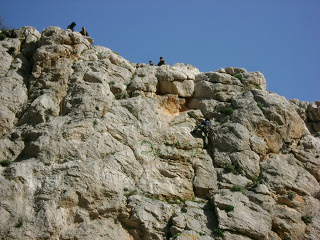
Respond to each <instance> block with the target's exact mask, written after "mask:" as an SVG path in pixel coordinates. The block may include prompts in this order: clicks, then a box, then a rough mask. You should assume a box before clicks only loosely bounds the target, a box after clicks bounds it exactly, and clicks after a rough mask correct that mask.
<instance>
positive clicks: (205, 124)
mask: <svg viewBox="0 0 320 240" xmlns="http://www.w3.org/2000/svg"><path fill="white" fill-rule="evenodd" d="M210 126H211V122H210V121H209V120H204V121H202V122H201V125H200V124H199V125H198V126H196V128H195V129H194V130H193V132H194V133H195V132H196V131H198V130H200V131H201V137H202V138H203V142H204V145H203V146H204V148H207V147H208V144H209V127H210Z"/></svg>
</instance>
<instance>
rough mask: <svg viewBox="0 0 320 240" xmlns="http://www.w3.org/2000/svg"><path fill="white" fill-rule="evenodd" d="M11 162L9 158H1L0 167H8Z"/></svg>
mask: <svg viewBox="0 0 320 240" xmlns="http://www.w3.org/2000/svg"><path fill="white" fill-rule="evenodd" d="M11 163H12V162H11V161H10V160H8V159H6V160H2V161H1V162H0V165H1V166H2V167H8V166H9V165H10V164H11Z"/></svg>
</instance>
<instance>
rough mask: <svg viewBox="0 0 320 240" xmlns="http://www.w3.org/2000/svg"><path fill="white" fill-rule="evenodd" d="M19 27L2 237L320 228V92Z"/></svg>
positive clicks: (241, 236) (3, 115)
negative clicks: (306, 96)
mask: <svg viewBox="0 0 320 240" xmlns="http://www.w3.org/2000/svg"><path fill="white" fill-rule="evenodd" d="M17 33H18V38H12V39H11V38H10V39H8V38H7V39H5V40H2V41H0V84H1V95H0V96H1V98H0V123H1V128H0V135H1V138H0V160H1V165H2V166H0V180H1V185H0V202H1V205H0V235H1V239H25V240H28V239H64V240H67V239H123V240H124V239H130V240H154V239H159V240H160V239H172V240H173V239H177V240H189V239H198V240H209V239H225V240H233V239H237V240H249V239H269V240H278V239H293V240H294V239H295V240H298V239H314V240H316V239H319V236H320V214H319V211H320V200H319V199H320V185H319V181H320V140H319V138H317V137H315V136H313V135H311V133H316V132H317V131H319V130H320V127H319V121H320V107H319V105H320V104H319V102H315V103H310V104H309V103H306V102H299V101H298V100H292V101H290V102H289V101H287V100H286V99H285V98H283V97H281V96H279V95H277V94H275V93H272V92H268V91H266V81H265V78H264V76H263V75H262V74H261V73H259V72H247V71H246V70H245V69H242V68H232V67H228V68H225V69H219V70H217V71H214V72H207V73H200V72H199V70H198V69H196V68H195V67H193V66H191V65H187V64H180V63H179V64H175V65H173V66H168V65H164V66H161V67H157V66H147V67H143V68H137V69H136V68H135V64H133V63H131V62H129V61H127V60H125V59H123V58H122V57H121V56H119V55H118V54H117V53H114V52H112V51H111V50H110V49H108V48H104V47H100V46H92V43H93V41H92V39H91V38H88V37H83V36H81V35H80V34H79V33H76V32H71V31H69V30H66V31H64V30H62V29H60V28H58V27H48V28H46V29H45V30H43V32H42V33H39V32H38V31H37V30H36V29H34V28H32V27H24V28H21V29H19V30H17ZM204 117H206V118H210V120H211V123H212V125H211V126H210V128H209V133H208V144H207V146H205V144H204V138H203V136H201V135H200V134H201V132H200V133H199V132H198V131H192V130H193V129H194V128H195V127H196V126H197V124H198V123H199V121H201V119H203V118H204ZM308 127H309V129H308ZM310 132H311V133H310Z"/></svg>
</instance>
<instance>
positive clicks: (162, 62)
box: [158, 60, 166, 66]
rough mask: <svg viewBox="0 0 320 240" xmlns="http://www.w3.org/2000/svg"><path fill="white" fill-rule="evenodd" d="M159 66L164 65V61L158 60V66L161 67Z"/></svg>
mask: <svg viewBox="0 0 320 240" xmlns="http://www.w3.org/2000/svg"><path fill="white" fill-rule="evenodd" d="M161 65H166V61H165V60H160V62H159V63H158V66H161Z"/></svg>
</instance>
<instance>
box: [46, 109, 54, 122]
mask: <svg viewBox="0 0 320 240" xmlns="http://www.w3.org/2000/svg"><path fill="white" fill-rule="evenodd" d="M44 114H45V118H46V121H49V120H50V116H52V114H53V110H52V109H51V108H48V109H46V110H45V111H44Z"/></svg>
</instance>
